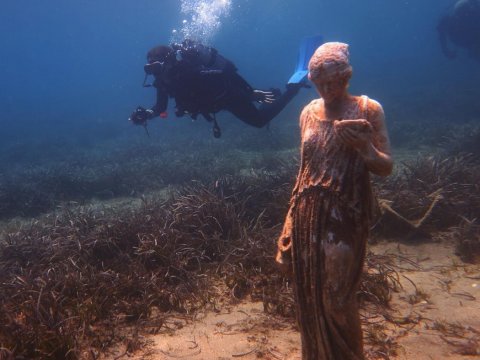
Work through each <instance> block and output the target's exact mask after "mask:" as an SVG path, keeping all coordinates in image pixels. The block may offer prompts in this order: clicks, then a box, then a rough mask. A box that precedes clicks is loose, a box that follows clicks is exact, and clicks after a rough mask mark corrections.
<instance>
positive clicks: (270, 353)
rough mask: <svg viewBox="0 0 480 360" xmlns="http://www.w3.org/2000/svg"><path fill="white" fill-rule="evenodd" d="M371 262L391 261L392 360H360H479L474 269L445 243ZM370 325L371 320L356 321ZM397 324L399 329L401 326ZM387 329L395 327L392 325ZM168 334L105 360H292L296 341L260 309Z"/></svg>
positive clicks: (179, 325) (297, 355) (233, 309)
mask: <svg viewBox="0 0 480 360" xmlns="http://www.w3.org/2000/svg"><path fill="white" fill-rule="evenodd" d="M370 250H371V251H372V252H374V253H377V254H386V253H387V254H396V255H399V257H398V259H402V258H405V259H407V258H408V259H410V260H411V261H405V262H403V261H401V260H399V261H398V262H397V264H396V270H397V271H398V273H399V280H400V283H401V285H402V289H400V290H399V291H398V292H396V293H394V295H393V297H392V301H391V308H392V311H391V316H393V317H395V319H396V321H395V322H392V323H389V324H390V325H389V329H388V331H387V333H386V335H387V336H388V337H389V339H387V340H391V341H393V342H395V343H396V344H397V345H398V346H397V347H396V351H395V352H396V355H390V356H389V357H378V356H373V355H368V354H370V352H369V350H370V349H369V348H368V346H366V349H365V350H366V353H367V359H385V358H389V359H402V360H403V359H409V360H410V359H412V360H413V359H415V360H424V359H425V360H427V359H428V360H432V359H434V360H437V359H449V360H465V359H476V358H480V348H479V344H480V302H479V301H478V298H480V265H472V264H465V263H463V262H462V261H461V260H460V259H459V258H458V257H457V256H456V255H455V254H454V246H453V244H452V242H451V241H449V239H441V237H440V239H437V240H436V241H434V242H428V243H419V244H415V243H409V244H399V243H395V242H384V243H378V244H375V245H370ZM363 315H366V316H368V317H369V318H371V319H375V315H376V314H368V313H367V314H363ZM402 319H404V320H405V321H402ZM394 324H395V325H394ZM172 327H173V328H174V330H173V331H169V332H164V333H159V334H156V335H151V336H146V337H142V344H143V347H142V349H141V350H140V351H138V352H136V353H135V354H130V353H127V352H126V351H125V349H122V348H118V349H117V350H116V351H114V353H112V354H110V355H109V356H108V357H106V358H105V359H108V360H112V359H122V358H123V359H135V360H140V359H145V360H164V359H165V360H167V359H192V360H226V359H242V360H253V359H268V360H274V359H281V360H290V359H291V360H300V359H301V344H300V335H299V332H298V330H297V329H296V326H295V324H294V322H293V321H292V320H286V319H282V318H278V317H273V316H270V315H268V314H266V313H265V312H264V311H263V305H262V303H260V302H249V301H242V302H239V303H237V304H233V305H231V304H230V305H225V306H224V307H222V308H220V309H217V311H212V312H207V313H203V314H198V315H197V316H196V318H195V320H194V321H193V322H190V321H188V322H187V321H185V320H182V319H180V318H179V319H177V320H173V321H172V324H171V328H172Z"/></svg>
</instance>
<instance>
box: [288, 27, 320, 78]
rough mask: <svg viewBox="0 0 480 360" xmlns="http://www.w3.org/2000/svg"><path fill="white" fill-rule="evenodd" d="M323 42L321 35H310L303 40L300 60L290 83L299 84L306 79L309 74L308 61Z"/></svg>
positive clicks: (299, 54) (299, 55)
mask: <svg viewBox="0 0 480 360" xmlns="http://www.w3.org/2000/svg"><path fill="white" fill-rule="evenodd" d="M322 44H323V37H322V36H321V35H316V36H309V37H306V38H304V39H303V40H302V43H301V44H300V49H299V52H298V61H297V66H296V68H295V72H294V73H293V75H292V76H291V77H290V80H288V83H289V84H299V83H301V82H304V81H306V78H307V74H308V62H309V61H310V58H311V57H312V55H313V53H314V52H315V50H317V48H318V47H319V46H320V45H322Z"/></svg>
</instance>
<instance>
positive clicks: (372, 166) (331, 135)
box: [276, 42, 393, 360]
mask: <svg viewBox="0 0 480 360" xmlns="http://www.w3.org/2000/svg"><path fill="white" fill-rule="evenodd" d="M351 75H352V67H351V65H350V62H349V52H348V45H347V44H343V43H335V42H333V43H325V44H323V45H322V46H320V47H319V48H318V49H317V50H316V51H315V53H314V55H313V56H312V58H311V59H310V62H309V74H308V78H309V79H310V81H311V82H312V83H313V84H314V85H315V87H316V89H317V91H318V93H319V94H320V96H321V98H320V99H316V100H313V101H312V102H311V103H310V104H308V105H307V106H306V107H305V108H304V109H303V111H302V114H301V116H300V128H301V164H300V170H299V173H298V176H297V180H296V184H295V187H294V190H293V194H292V198H291V201H290V209H289V211H288V214H287V218H286V221H285V224H284V228H283V231H282V234H281V236H280V239H279V241H278V253H277V257H276V260H277V262H278V263H279V265H280V267H281V268H284V269H285V268H290V269H292V270H293V279H294V282H295V295H296V301H297V320H298V325H299V328H300V332H301V338H302V356H303V359H304V360H319V359H322V360H334V359H335V360H349V359H352V360H353V359H364V356H363V341H362V330H361V324H360V317H359V312H358V304H357V296H356V293H357V290H358V287H359V282H360V277H361V274H362V268H363V264H364V258H365V252H366V244H367V237H368V235H369V228H370V220H371V217H372V209H373V204H374V196H373V193H372V188H371V184H370V175H369V173H370V172H371V173H374V174H377V175H380V176H387V175H389V174H390V173H391V171H392V167H393V162H392V158H391V155H390V143H389V139H388V133H387V129H386V126H385V117H384V112H383V109H382V106H381V105H380V104H379V103H378V102H376V101H374V100H371V99H369V98H368V97H367V96H352V95H350V94H349V93H348V91H347V89H348V82H349V80H350V77H351Z"/></svg>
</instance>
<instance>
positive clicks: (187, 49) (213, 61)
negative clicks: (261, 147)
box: [149, 41, 301, 127]
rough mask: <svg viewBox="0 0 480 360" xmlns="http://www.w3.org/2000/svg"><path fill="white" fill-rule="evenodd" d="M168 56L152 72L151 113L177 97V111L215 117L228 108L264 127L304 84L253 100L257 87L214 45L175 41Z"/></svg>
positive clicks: (244, 118) (184, 113)
mask: <svg viewBox="0 0 480 360" xmlns="http://www.w3.org/2000/svg"><path fill="white" fill-rule="evenodd" d="M172 48H173V54H171V55H169V59H153V58H152V59H150V60H149V61H151V60H156V61H162V63H165V64H167V67H166V68H165V70H164V71H162V72H157V73H153V75H154V76H155V81H154V83H153V86H154V87H155V88H156V89H157V101H156V104H155V105H154V106H153V107H152V109H151V110H152V111H153V114H152V117H153V116H157V115H160V114H161V113H163V112H165V111H166V109H167V105H168V97H172V98H174V99H175V103H176V104H175V105H176V115H177V116H183V115H186V114H188V115H190V116H191V117H192V118H196V117H197V116H198V115H203V116H204V117H205V118H206V119H207V120H213V119H214V114H216V113H217V112H219V111H221V110H227V111H229V112H231V113H232V114H233V115H235V116H236V117H237V118H239V119H240V120H242V121H243V122H245V123H247V124H248V125H251V126H255V127H263V126H265V125H266V124H267V123H268V122H269V121H270V120H272V119H273V118H274V117H275V116H276V115H278V113H279V112H280V111H282V109H283V108H284V107H285V106H286V105H287V104H288V103H289V102H290V100H292V98H293V97H294V96H295V95H296V94H297V93H298V91H299V89H300V87H301V85H298V84H294V85H291V86H287V90H286V91H285V92H284V93H283V94H281V95H279V96H278V97H277V98H276V99H275V101H273V103H271V104H261V106H259V107H257V106H256V105H255V104H254V102H255V99H254V89H253V88H252V87H251V86H250V85H249V84H248V83H247V82H246V81H245V79H243V78H242V77H241V76H240V75H239V74H238V73H237V68H236V67H235V65H234V64H233V63H232V62H231V61H230V60H228V59H226V58H224V57H223V56H221V55H220V54H218V53H217V51H216V50H215V49H213V48H211V47H207V46H203V45H201V44H198V43H194V42H190V41H185V42H183V43H182V44H180V45H173V46H172Z"/></svg>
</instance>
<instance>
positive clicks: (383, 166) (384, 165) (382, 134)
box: [359, 100, 393, 176]
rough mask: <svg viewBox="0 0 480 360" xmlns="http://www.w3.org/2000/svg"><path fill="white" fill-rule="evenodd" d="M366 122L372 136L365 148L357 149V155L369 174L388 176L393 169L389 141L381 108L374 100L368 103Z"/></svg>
mask: <svg viewBox="0 0 480 360" xmlns="http://www.w3.org/2000/svg"><path fill="white" fill-rule="evenodd" d="M367 120H368V122H369V123H370V125H371V126H372V135H371V138H370V141H368V142H367V144H366V146H364V147H362V148H361V149H359V153H360V155H361V156H362V158H363V160H364V161H365V164H366V165H367V168H368V170H369V171H370V172H372V173H374V174H376V175H380V176H388V175H390V174H391V173H392V169H393V160H392V153H391V149H390V140H389V137H388V132H387V127H386V124H385V114H384V112H383V108H382V106H381V105H380V104H379V103H378V102H376V101H375V100H369V101H368V119H367Z"/></svg>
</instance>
